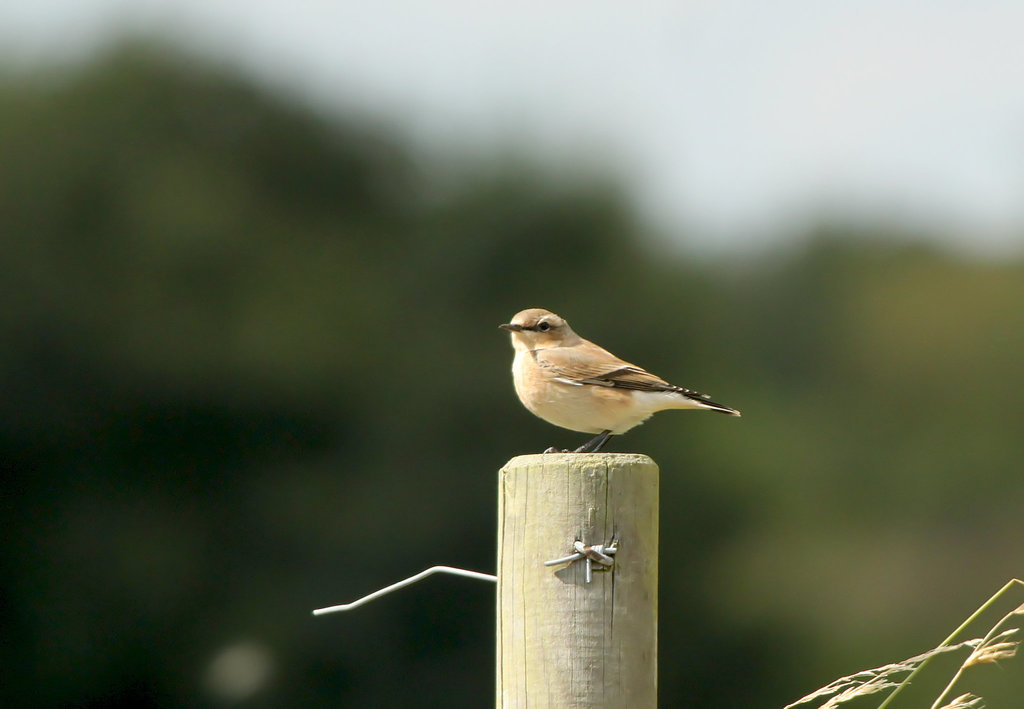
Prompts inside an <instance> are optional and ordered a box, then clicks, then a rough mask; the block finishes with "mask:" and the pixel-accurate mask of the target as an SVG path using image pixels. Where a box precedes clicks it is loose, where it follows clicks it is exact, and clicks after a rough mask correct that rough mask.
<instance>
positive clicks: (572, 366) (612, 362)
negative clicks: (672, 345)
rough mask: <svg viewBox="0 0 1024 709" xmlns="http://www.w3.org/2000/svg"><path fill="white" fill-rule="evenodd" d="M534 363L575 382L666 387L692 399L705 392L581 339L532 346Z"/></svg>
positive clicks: (564, 380) (652, 388) (651, 388)
mask: <svg viewBox="0 0 1024 709" xmlns="http://www.w3.org/2000/svg"><path fill="white" fill-rule="evenodd" d="M533 355H534V358H535V359H536V361H537V365H538V366H540V367H541V368H543V369H546V370H548V372H550V373H551V374H552V375H553V376H554V378H555V379H557V380H558V381H561V382H562V383H564V384H571V385H575V386H602V387H612V388H617V389H633V390H636V391H668V392H674V393H677V394H682V395H684V396H688V397H691V398H694V399H708V396H707V395H706V394H701V393H700V392H697V391H693V390H692V389H684V388H683V387H679V386H676V385H674V384H669V383H668V382H666V381H665V380H664V379H662V378H661V377H658V376H655V375H653V374H651V373H650V372H648V371H647V370H645V369H643V368H642V367H638V366H636V365H635V364H630V363H629V362H627V361H625V360H622V359H619V358H618V357H616V356H615V355H613V354H612V353H611V352H609V351H608V350H606V349H604V348H602V347H598V346H597V345H595V344H594V343H592V342H588V341H586V340H584V341H583V342H582V343H580V344H577V345H574V346H573V347H552V348H548V349H541V350H534V352H533Z"/></svg>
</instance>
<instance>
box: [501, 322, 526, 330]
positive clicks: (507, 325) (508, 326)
mask: <svg viewBox="0 0 1024 709" xmlns="http://www.w3.org/2000/svg"><path fill="white" fill-rule="evenodd" d="M498 327H500V328H501V329H502V330H508V331H509V332H520V331H521V330H522V329H523V326H522V325H515V324H514V323H505V324H504V325H498Z"/></svg>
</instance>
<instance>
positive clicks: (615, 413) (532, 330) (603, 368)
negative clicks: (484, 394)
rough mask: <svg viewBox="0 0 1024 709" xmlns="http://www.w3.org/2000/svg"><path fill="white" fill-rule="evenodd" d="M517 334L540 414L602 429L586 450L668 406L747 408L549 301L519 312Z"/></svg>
mask: <svg viewBox="0 0 1024 709" xmlns="http://www.w3.org/2000/svg"><path fill="white" fill-rule="evenodd" d="M500 327H502V328H504V329H506V330H508V331H510V332H511V334H512V347H513V348H514V349H515V353H516V354H515V359H513V360H512V376H513V379H514V381H515V387H516V393H517V394H518V395H519V400H520V401H522V402H523V405H524V406H526V408H527V409H529V410H530V411H532V412H533V413H534V414H536V415H537V416H539V417H540V418H542V419H544V420H545V421H547V422H548V423H552V424H554V425H556V426H561V427H562V428H568V429H569V430H572V431H579V432H581V433H596V434H598V436H597V437H596V438H594V439H593V440H592V441H590V442H588V443H587V444H585V445H584V446H581V448H580V449H578V450H580V451H594V450H598V449H599V448H600V447H601V446H602V445H604V443H605V442H606V441H607V440H608V438H610V437H611V436H612V435H617V434H620V433H625V432H626V431H628V430H629V429H631V428H633V427H634V426H637V425H639V424H641V423H643V422H644V421H646V420H647V419H648V418H650V416H651V415H652V414H654V413H656V412H658V411H664V410H666V409H705V410H708V411H720V412H722V413H726V414H731V415H733V416H739V415H740V412H739V411H737V410H735V409H732V408H729V407H728V406H723V405H722V404H717V403H715V402H713V401H711V400H710V399H709V398H708V397H707V396H706V395H704V394H701V393H699V392H696V391H693V390H691V389H684V388H682V387H678V386H675V385H673V384H669V383H668V382H667V381H665V380H664V379H662V378H660V377H657V376H655V375H653V374H651V373H650V372H647V371H646V370H644V369H642V368H641V367H638V366H636V365H635V364H630V363H629V362H626V361H625V360H622V359H619V358H618V357H616V356H615V355H613V354H612V353H611V352H609V351H608V350H606V349H604V348H603V347H599V346H597V345H595V344H594V343H593V342H590V341H589V340H585V339H583V338H582V337H580V336H579V335H577V334H576V333H575V332H573V330H572V328H570V327H569V324H568V323H567V322H566V321H565V320H564V319H563V318H561V317H559V316H558V315H555V314H554V313H552V312H550V311H548V310H544V309H543V308H530V309H528V310H523V311H521V312H518V313H516V315H515V317H513V318H512V322H510V323H508V324H505V325H501V326H500Z"/></svg>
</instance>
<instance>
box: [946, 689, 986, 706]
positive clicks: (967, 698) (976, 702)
mask: <svg viewBox="0 0 1024 709" xmlns="http://www.w3.org/2000/svg"><path fill="white" fill-rule="evenodd" d="M939 709H985V703H984V702H983V701H981V697H976V696H974V695H973V694H971V693H970V692H968V693H966V694H961V695H960V696H959V697H957V698H956V699H954V700H953V701H951V702H950V703H949V704H945V705H943V706H941V707H939Z"/></svg>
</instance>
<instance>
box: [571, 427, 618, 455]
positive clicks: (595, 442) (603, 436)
mask: <svg viewBox="0 0 1024 709" xmlns="http://www.w3.org/2000/svg"><path fill="white" fill-rule="evenodd" d="M611 437H612V432H611V430H610V429H609V430H605V431H601V433H599V434H597V435H596V436H594V437H593V438H591V439H590V440H589V441H587V442H586V443H584V444H583V445H582V446H580V447H579V448H577V449H576V450H574V451H573V453H597V452H598V451H599V450H601V446H603V445H604V444H605V443H607V442H608V439H609V438H611Z"/></svg>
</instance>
